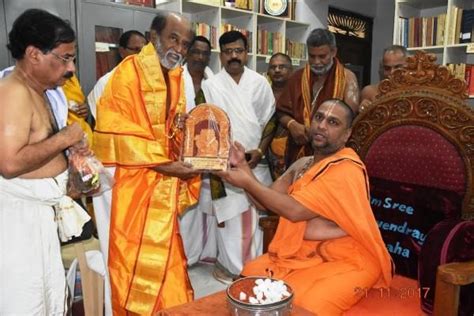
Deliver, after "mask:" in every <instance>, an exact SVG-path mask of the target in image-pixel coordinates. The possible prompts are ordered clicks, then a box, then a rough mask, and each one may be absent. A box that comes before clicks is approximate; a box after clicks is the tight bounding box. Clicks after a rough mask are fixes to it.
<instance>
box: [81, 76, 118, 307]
mask: <svg viewBox="0 0 474 316" xmlns="http://www.w3.org/2000/svg"><path fill="white" fill-rule="evenodd" d="M114 70H115V68H114V69H112V70H111V71H109V72H108V73H106V74H105V75H103V76H102V77H100V79H99V80H98V81H97V83H96V84H95V86H94V88H93V89H92V90H91V92H90V93H89V95H88V96H87V103H88V104H89V106H90V109H91V113H92V115H93V116H94V118H95V119H97V103H98V102H99V99H100V97H101V96H102V93H104V89H105V87H106V86H107V83H108V82H109V79H110V77H111V76H112V74H113V72H114ZM105 169H106V170H107V172H108V173H109V174H111V175H114V174H115V167H105ZM92 204H93V205H94V213H95V221H96V226H97V233H98V234H99V245H100V250H101V252H102V256H103V257H104V264H105V267H108V258H109V228H110V209H111V206H112V190H108V191H105V192H103V193H102V194H101V195H98V196H94V197H93V198H92ZM106 270H107V273H106V275H105V286H104V292H105V294H104V305H105V309H104V311H105V315H106V316H109V315H112V301H111V295H112V294H111V289H110V282H109V273H108V269H106Z"/></svg>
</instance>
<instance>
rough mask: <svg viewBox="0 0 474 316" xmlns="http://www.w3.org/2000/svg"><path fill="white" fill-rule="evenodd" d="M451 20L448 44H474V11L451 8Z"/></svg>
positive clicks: (448, 27)
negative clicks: (473, 29) (473, 36)
mask: <svg viewBox="0 0 474 316" xmlns="http://www.w3.org/2000/svg"><path fill="white" fill-rule="evenodd" d="M449 14H450V15H451V17H452V18H451V19H450V20H449V22H448V23H449V25H448V26H447V29H448V31H447V44H451V45H452V44H460V43H470V42H472V28H473V26H474V9H463V8H459V7H456V6H452V7H450V13H449Z"/></svg>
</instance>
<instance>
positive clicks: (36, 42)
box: [7, 9, 76, 60]
mask: <svg viewBox="0 0 474 316" xmlns="http://www.w3.org/2000/svg"><path fill="white" fill-rule="evenodd" d="M75 40H76V35H75V33H74V30H73V29H72V27H71V25H70V24H69V22H68V21H66V20H63V19H61V18H59V17H57V16H55V15H53V14H51V13H49V12H47V11H44V10H41V9H29V10H26V11H25V12H23V13H22V14H20V16H19V17H18V18H17V19H16V20H15V22H13V26H12V30H11V31H10V33H9V34H8V45H7V47H8V49H9V50H10V53H11V54H12V57H13V58H14V59H16V60H21V59H23V57H24V56H25V52H26V48H27V47H28V46H30V45H32V46H34V47H36V48H38V49H39V50H41V51H42V52H43V53H44V54H46V53H48V52H50V51H51V50H53V49H54V48H56V47H58V46H59V45H61V44H65V43H66V44H67V43H72V42H74V41H75Z"/></svg>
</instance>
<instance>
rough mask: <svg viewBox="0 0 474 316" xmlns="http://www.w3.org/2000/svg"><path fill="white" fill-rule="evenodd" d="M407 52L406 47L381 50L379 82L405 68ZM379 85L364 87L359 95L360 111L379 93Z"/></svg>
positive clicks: (391, 47)
mask: <svg viewBox="0 0 474 316" xmlns="http://www.w3.org/2000/svg"><path fill="white" fill-rule="evenodd" d="M407 55H408V51H407V49H406V47H404V46H400V45H391V46H389V47H387V48H385V49H384V50H383V57H382V60H381V61H380V65H379V77H380V81H382V80H384V79H387V78H388V76H390V75H391V74H392V73H393V72H394V71H395V70H397V69H400V68H402V67H405V65H406V57H407ZM378 89H379V83H377V84H372V85H368V86H366V87H364V89H362V91H361V93H360V99H361V101H360V110H361V111H363V110H364V108H366V107H367V106H369V105H370V104H371V103H372V102H373V101H374V100H375V96H376V95H377V94H378V93H379V92H378Z"/></svg>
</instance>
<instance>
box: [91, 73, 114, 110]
mask: <svg viewBox="0 0 474 316" xmlns="http://www.w3.org/2000/svg"><path fill="white" fill-rule="evenodd" d="M114 70H115V68H114V69H112V70H111V71H109V72H108V73H106V74H105V75H103V76H102V77H100V78H99V80H97V82H96V84H95V86H94V88H93V89H92V90H91V92H89V95H88V96H87V104H89V108H90V109H91V114H92V116H93V117H94V119H97V102H99V99H100V97H101V96H102V93H103V92H104V89H105V86H106V85H107V82H109V78H110V77H111V76H112V74H113V72H114Z"/></svg>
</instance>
